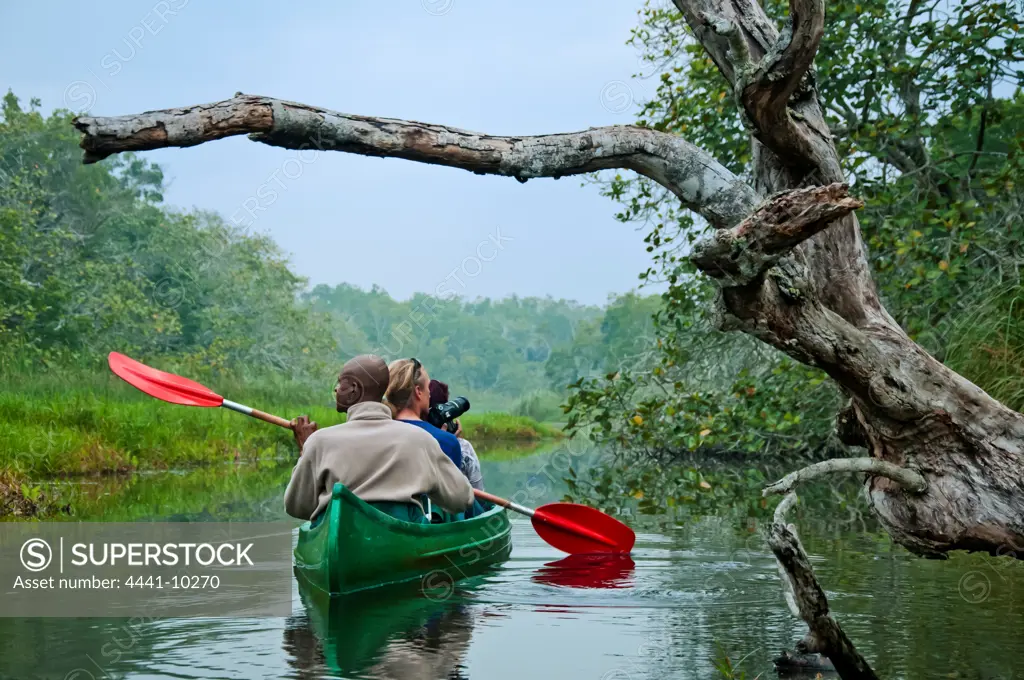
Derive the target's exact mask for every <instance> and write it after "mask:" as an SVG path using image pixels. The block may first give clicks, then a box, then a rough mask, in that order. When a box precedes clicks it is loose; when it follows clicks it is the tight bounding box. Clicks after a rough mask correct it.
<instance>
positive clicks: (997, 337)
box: [944, 285, 1024, 411]
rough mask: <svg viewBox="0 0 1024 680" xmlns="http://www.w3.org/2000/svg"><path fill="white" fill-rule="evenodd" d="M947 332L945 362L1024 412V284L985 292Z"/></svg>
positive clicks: (1005, 402) (977, 297)
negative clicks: (1023, 286) (1023, 285)
mask: <svg viewBox="0 0 1024 680" xmlns="http://www.w3.org/2000/svg"><path fill="white" fill-rule="evenodd" d="M965 307H966V309H967V311H966V312H965V313H963V314H961V315H959V316H957V317H956V318H955V319H954V320H953V321H952V322H951V324H950V328H949V331H948V332H947V344H946V348H945V356H944V362H945V364H946V365H947V366H949V367H950V368H952V369H953V370H954V371H956V372H957V373H959V374H960V375H962V376H964V377H965V378H967V379H968V380H970V381H971V382H973V383H974V384H976V385H977V386H978V387H980V388H982V389H983V390H985V391H986V392H988V393H989V394H990V395H992V396H993V397H994V398H996V399H998V400H999V401H1001V402H1002V403H1003V404H1005V405H1006V406H1008V407H1010V408H1012V409H1014V410H1015V411H1022V410H1024V288H1022V287H1020V286H1016V285H1015V286H1010V287H1001V288H996V289H991V290H987V291H983V292H982V293H981V294H979V295H977V296H976V297H975V298H974V299H973V300H972V301H970V302H969V303H968V304H966V305H965Z"/></svg>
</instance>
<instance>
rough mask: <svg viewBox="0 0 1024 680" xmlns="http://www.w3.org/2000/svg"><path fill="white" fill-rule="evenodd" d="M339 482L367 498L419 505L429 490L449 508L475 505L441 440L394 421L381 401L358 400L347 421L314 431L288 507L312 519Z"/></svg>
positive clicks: (295, 514) (294, 477) (296, 471)
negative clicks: (443, 449)
mask: <svg viewBox="0 0 1024 680" xmlns="http://www.w3.org/2000/svg"><path fill="white" fill-rule="evenodd" d="M335 482H341V483H342V484H344V485H345V486H346V487H348V489H349V490H350V491H352V493H354V494H355V495H356V496H358V497H359V498H361V499H363V500H364V501H368V502H372V501H394V502H399V503H416V504H417V505H420V503H419V500H418V499H417V496H418V495H419V494H424V493H425V494H427V496H428V497H429V498H430V500H431V502H433V503H436V504H437V505H439V506H441V507H442V508H444V509H445V510H448V511H449V512H463V511H464V510H466V509H467V508H469V507H470V506H471V505H472V504H473V487H471V486H470V484H469V480H468V479H466V476H465V475H463V474H462V472H460V471H459V468H457V467H455V464H454V463H453V462H452V461H451V459H449V458H448V456H446V455H444V452H443V451H441V447H440V446H439V445H438V443H437V441H436V440H435V439H434V438H433V437H431V436H430V435H429V434H428V433H427V432H424V431H423V430H421V429H420V428H418V427H413V426H411V425H408V424H406V423H400V422H398V421H396V420H392V418H391V410H390V409H389V408H388V407H387V406H385V405H384V404H381V403H377V402H362V403H359V404H356V405H355V406H352V407H350V408H349V410H348V422H346V423H343V424H341V425H334V426H331V427H326V428H324V429H322V430H317V431H316V432H314V433H313V434H312V435H310V437H309V439H307V440H306V443H305V445H304V446H303V447H302V454H301V455H300V456H299V462H298V463H296V465H295V469H294V470H292V478H291V481H290V482H288V488H287V489H286V490H285V492H284V507H285V510H286V511H287V512H288V514H289V515H291V516H292V517H297V518H299V519H313V518H314V517H316V516H317V515H319V514H320V513H321V512H323V510H324V509H325V508H326V507H327V505H328V504H329V503H330V502H331V491H332V489H333V488H334V483H335ZM421 507H422V506H421ZM424 510H426V509H425V508H424Z"/></svg>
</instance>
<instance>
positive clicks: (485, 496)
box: [473, 489, 537, 517]
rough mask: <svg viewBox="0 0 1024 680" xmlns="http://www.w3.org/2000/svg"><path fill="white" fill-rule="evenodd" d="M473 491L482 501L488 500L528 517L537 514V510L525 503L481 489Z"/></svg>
mask: <svg viewBox="0 0 1024 680" xmlns="http://www.w3.org/2000/svg"><path fill="white" fill-rule="evenodd" d="M473 493H474V494H476V497H477V498H479V499H480V500H482V501H488V502H491V503H494V504H495V505H500V506H501V507H503V508H507V509H509V510H511V511H512V512H518V513H519V514H521V515H526V516H527V517H535V516H536V515H537V511H536V510H531V509H530V508H528V507H526V506H524V505H519V503H513V502H512V501H510V500H506V499H504V498H502V497H500V496H495V495H494V494H492V493H487V492H486V491H481V490H480V489H473Z"/></svg>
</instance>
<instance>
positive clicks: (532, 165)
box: [75, 93, 759, 228]
mask: <svg viewBox="0 0 1024 680" xmlns="http://www.w3.org/2000/svg"><path fill="white" fill-rule="evenodd" d="M75 126H76V127H77V128H78V129H79V130H80V131H81V132H82V133H83V134H84V136H83V138H82V142H81V146H82V148H83V149H85V162H86V163H94V162H96V161H99V160H102V159H103V158H106V157H107V156H109V155H111V154H115V153H120V152H123V151H141V150H146V149H159V148H164V147H170V146H182V147H184V146H195V145H197V144H202V143H204V142H209V141H213V140H216V139H221V138H224V137H229V136H232V135H241V134H246V133H248V134H249V136H250V139H253V140H254V141H258V142H262V143H264V144H269V145H271V146H278V147H283V148H286V149H300V150H301V149H319V150H332V151H344V152H348V153H355V154H361V155H364V156H380V157H390V158H404V159H407V160H411V161H418V162H421V163H432V164H436V165H446V166H449V167H454V168H461V169H463V170H469V171H471V172H474V173H477V174H490V175H504V176H506V177H515V178H516V179H518V180H519V181H521V182H525V181H526V180H528V179H531V178H535V177H553V178H555V179H558V178H559V177H564V176H567V175H577V174H582V173H588V172H594V171H597V170H605V169H609V168H622V169H629V170H634V171H636V172H638V173H640V174H642V175H644V176H646V177H649V178H651V179H652V180H654V181H655V182H658V183H659V184H661V185H662V186H664V187H666V188H667V189H669V190H670V191H672V193H674V194H675V195H676V196H677V197H679V199H680V200H682V202H683V203H684V205H686V207H688V208H691V209H693V210H695V211H696V212H698V213H699V214H700V215H702V216H703V217H704V218H706V219H707V220H708V221H709V222H710V223H711V224H713V225H715V226H718V227H723V228H724V227H731V226H733V225H735V224H736V223H738V222H739V221H740V220H742V219H743V218H744V217H746V216H747V215H748V214H749V213H750V211H751V210H753V208H754V207H755V206H756V205H757V203H758V202H759V197H758V196H757V194H756V193H755V192H754V190H753V189H752V188H751V187H750V186H748V185H747V184H746V183H745V182H743V181H742V180H740V179H739V178H738V177H736V175H734V174H733V173H732V172H730V171H729V170H728V169H726V168H725V166H723V165H722V164H721V163H719V162H718V161H716V160H715V159H714V158H713V157H712V156H711V155H710V154H708V153H707V152H705V151H703V150H702V149H699V148H698V147H696V146H694V145H692V144H690V143H689V142H687V141H685V140H683V139H681V138H680V137H678V136H676V135H673V134H669V133H666V132H659V131H657V130H651V129H648V128H641V127H636V126H632V125H619V126H611V127H601V128H591V129H589V130H583V131H581V132H570V133H564V134H552V135H539V136H530V137H511V136H508V137H499V136H494V135H486V134H481V133H477V132H470V131H467V130H460V129H457V128H450V127H445V126H443V125H431V124H427V123H419V122H415V121H406V120H396V119H392V118H374V117H368V116H355V115H350V114H345V113H338V112H335V111H329V110H327V109H320V108H316V107H312V106H307V105H305V104H298V103H295V102H288V101H282V100H279V99H272V98H269V97H260V96H254V95H243V94H241V93H239V94H236V95H235V97H233V98H231V99H228V100H225V101H220V102H215V103H212V104H201V105H198V106H190V107H187V108H179V109H166V110H162V111H148V112H146V113H141V114H137V115H130V116H117V117H110V118H94V117H85V116H83V117H80V118H77V119H76V120H75Z"/></svg>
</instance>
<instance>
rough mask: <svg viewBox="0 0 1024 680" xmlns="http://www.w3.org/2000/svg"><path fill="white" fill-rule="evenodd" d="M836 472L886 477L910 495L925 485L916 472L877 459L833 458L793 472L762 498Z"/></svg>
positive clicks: (769, 488)
mask: <svg viewBox="0 0 1024 680" xmlns="http://www.w3.org/2000/svg"><path fill="white" fill-rule="evenodd" d="M837 472H866V473H868V474H870V475H875V476H878V477H887V478H889V479H891V480H893V481H895V482H899V483H900V485H902V486H903V487H904V488H905V489H907V490H908V491H911V492H913V493H920V492H922V491H924V490H925V489H926V488H927V486H928V484H927V482H925V480H924V477H922V476H921V475H920V474H918V473H917V472H914V471H913V470H908V469H907V468H902V467H900V466H898V465H894V464H893V463H889V462H887V461H884V460H879V459H878V458H833V459H831V460H824V461H821V462H820V463H815V464H813V465H808V466H807V467H805V468H801V469H799V470H796V471H795V472H790V473H789V474H788V475H786V476H785V477H783V478H782V479H780V480H779V481H777V482H775V483H774V484H769V485H768V486H766V487H765V488H764V490H763V491H762V492H761V495H762V496H770V495H772V494H779V493H789V492H791V491H792V490H793V487H795V486H796V485H797V484H799V483H801V482H806V481H808V480H811V479H817V478H818V477H823V476H825V475H831V474H835V473H837Z"/></svg>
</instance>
